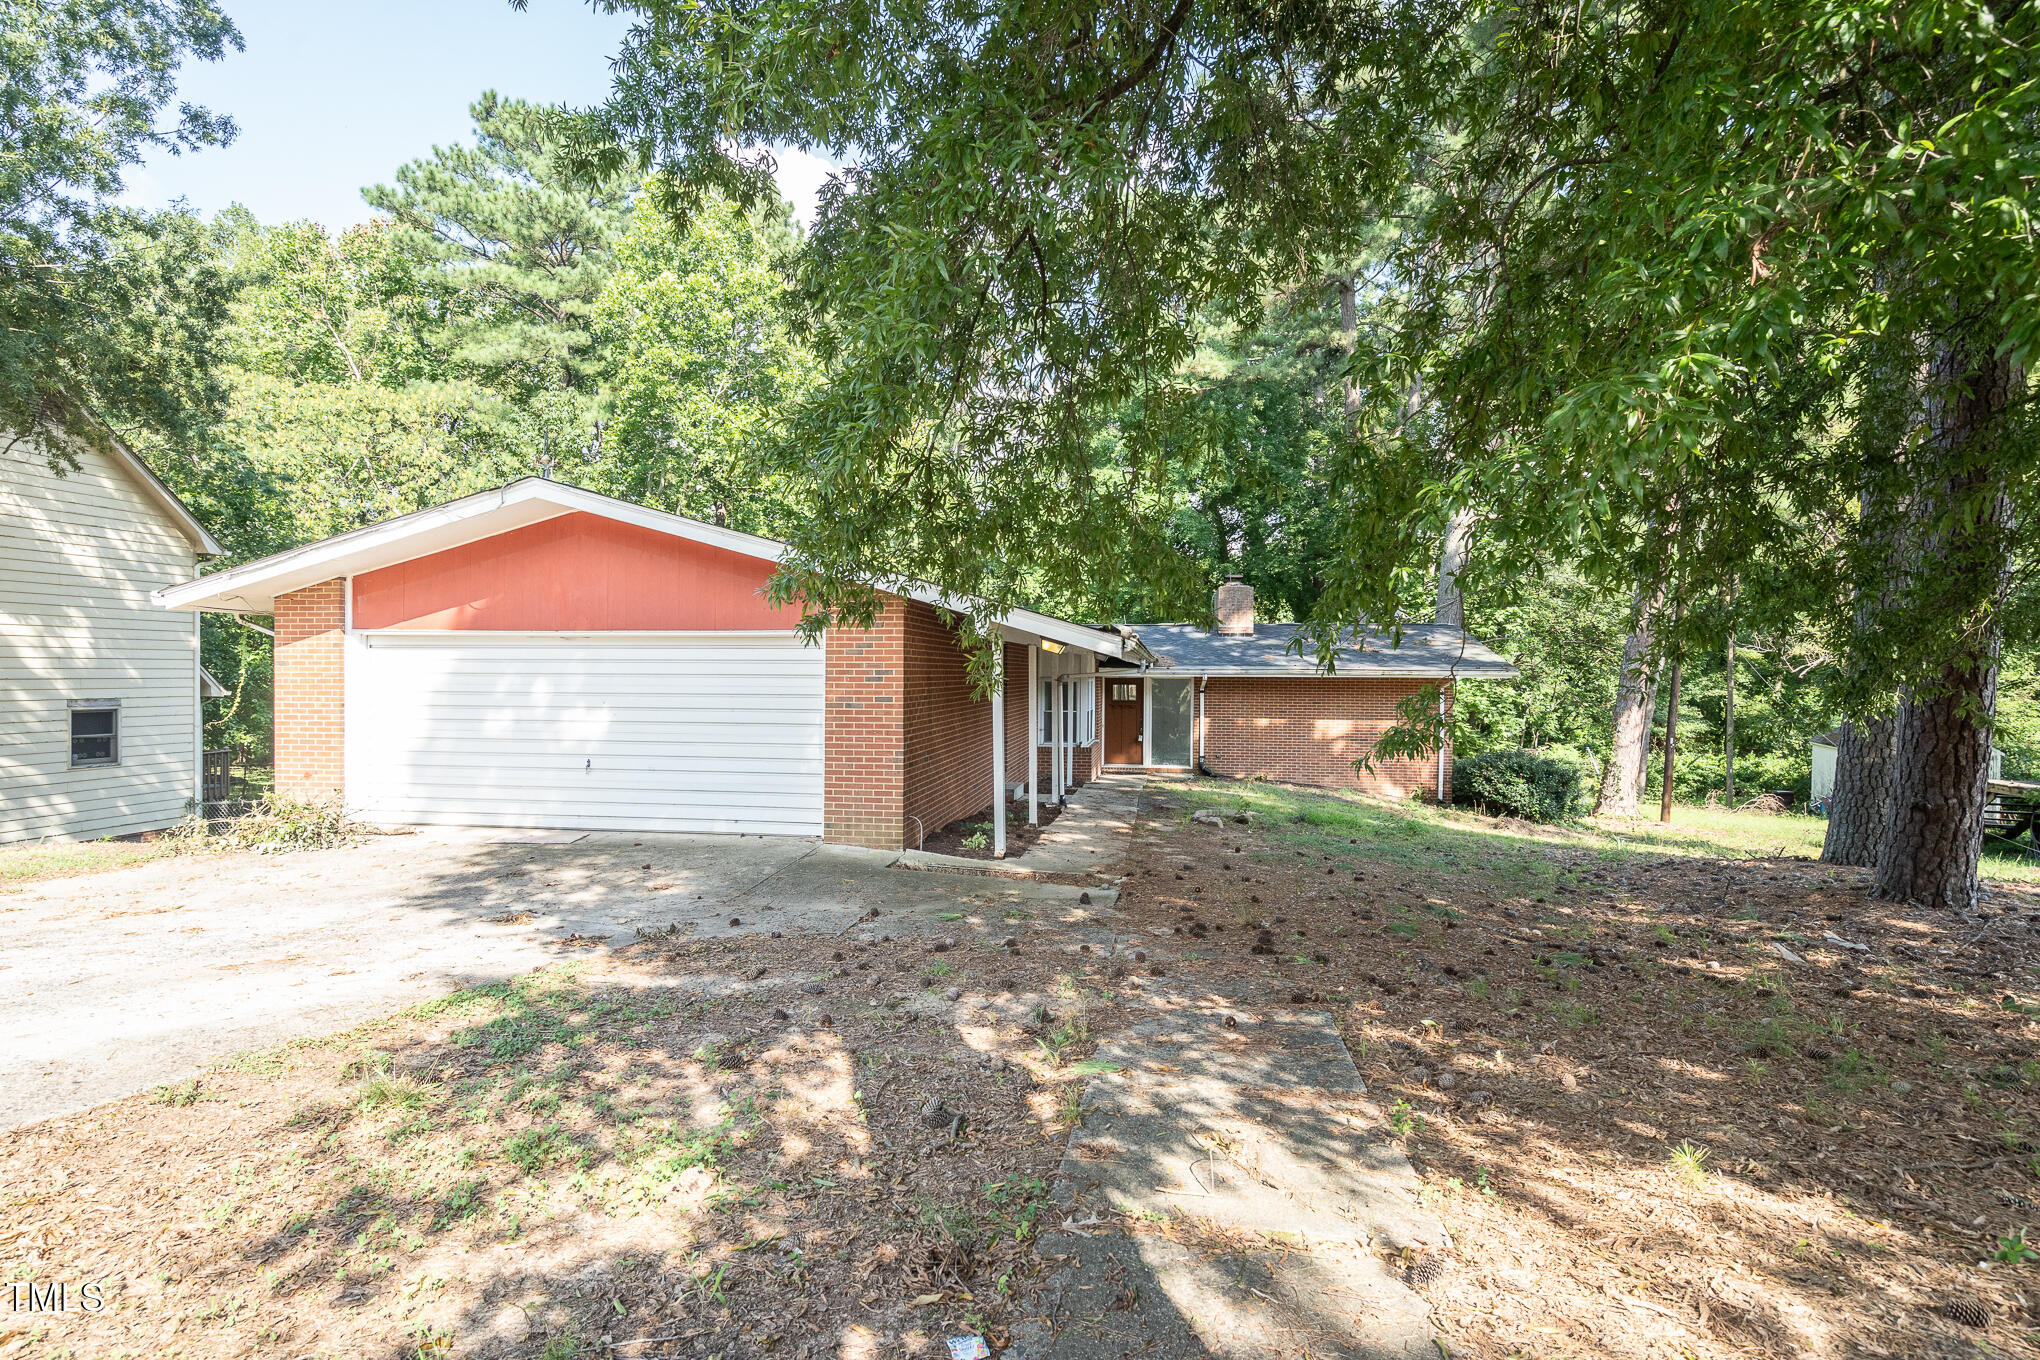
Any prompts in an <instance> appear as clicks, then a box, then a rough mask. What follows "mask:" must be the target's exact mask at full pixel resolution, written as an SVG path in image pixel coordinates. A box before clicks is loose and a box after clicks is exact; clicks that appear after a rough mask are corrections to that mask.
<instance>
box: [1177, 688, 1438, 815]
mask: <svg viewBox="0 0 2040 1360" xmlns="http://www.w3.org/2000/svg"><path fill="white" fill-rule="evenodd" d="M1423 684H1424V682H1423V681H1421V680H1341V679H1337V678H1300V679H1295V680H1273V679H1270V680H1249V679H1225V678H1214V679H1212V680H1211V681H1210V682H1209V683H1208V684H1207V686H1206V688H1205V691H1204V742H1205V746H1204V763H1205V764H1206V765H1207V766H1208V767H1210V769H1211V771H1212V772H1213V773H1214V774H1219V775H1224V776H1226V777H1228V778H1232V779H1253V778H1256V777H1260V778H1267V779H1278V780H1281V781H1283V782H1284V783H1289V784H1311V785H1317V786H1319V787H1328V788H1350V789H1359V790H1361V791H1363V792H1366V793H1373V794H1381V795H1384V796H1387V797H1403V798H1410V797H1414V798H1422V799H1425V800H1427V801H1434V800H1435V799H1436V798H1437V796H1438V757H1436V756H1433V757H1430V758H1428V759H1423V760H1390V761H1383V762H1380V763H1379V764H1378V765H1377V766H1376V767H1375V769H1374V771H1373V772H1372V773H1370V774H1362V773H1361V772H1360V771H1358V770H1356V769H1355V768H1354V767H1353V762H1354V761H1355V760H1357V759H1359V758H1360V757H1361V756H1363V755H1366V754H1367V752H1368V751H1369V750H1370V749H1371V748H1372V746H1373V743H1374V740H1375V739H1376V738H1377V737H1379V736H1380V735H1381V734H1382V733H1383V732H1385V731H1387V730H1388V728H1389V726H1390V725H1392V724H1393V723H1394V722H1395V720H1396V711H1395V706H1396V704H1397V703H1398V702H1399V701H1400V700H1402V699H1405V698H1407V697H1409V696H1410V695H1412V694H1414V693H1416V692H1417V691H1418V690H1419V689H1421V688H1422V687H1423ZM1445 759H1446V760H1447V761H1448V762H1449V761H1450V759H1451V753H1450V751H1449V750H1448V751H1447V752H1446V754H1445ZM1446 768H1447V770H1448V775H1447V778H1448V779H1449V778H1450V774H1449V770H1450V768H1451V767H1450V765H1449V763H1448V765H1447V767H1446Z"/></svg>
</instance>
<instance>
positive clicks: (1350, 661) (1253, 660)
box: [1105, 577, 1516, 801]
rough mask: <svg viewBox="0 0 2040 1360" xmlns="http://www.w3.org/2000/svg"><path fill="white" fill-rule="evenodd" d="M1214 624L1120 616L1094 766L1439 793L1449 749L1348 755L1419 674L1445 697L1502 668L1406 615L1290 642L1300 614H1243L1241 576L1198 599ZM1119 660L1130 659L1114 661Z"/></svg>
mask: <svg viewBox="0 0 2040 1360" xmlns="http://www.w3.org/2000/svg"><path fill="white" fill-rule="evenodd" d="M1212 612H1213V616H1214V617H1215V618H1216V619H1217V621H1218V626H1217V627H1216V628H1215V629H1212V630H1209V631H1207V630H1206V629H1203V628H1198V627H1195V626H1193V625H1190V624H1185V623H1166V624H1137V625H1134V626H1132V627H1128V628H1124V629H1122V630H1121V631H1122V632H1123V633H1125V634H1126V635H1127V637H1128V639H1129V641H1130V642H1131V643H1132V644H1133V645H1132V646H1131V647H1130V648H1129V651H1128V654H1127V658H1126V662H1125V663H1121V664H1119V665H1114V664H1113V663H1107V670H1108V672H1109V673H1108V674H1107V675H1106V677H1105V695H1106V698H1105V768H1106V769H1108V770H1110V769H1113V768H1115V767H1124V768H1143V769H1187V768H1190V767H1192V766H1195V767H1197V768H1199V769H1202V770H1205V771H1207V772H1209V773H1211V774H1216V775H1222V776H1225V777H1228V778H1233V779H1277V780H1282V781H1285V782H1287V783H1292V784H1315V785H1320V786H1328V787H1343V788H1355V789H1360V790H1363V791H1365V792H1368V793H1375V794H1381V795H1385V796H1389V797H1423V798H1430V799H1433V800H1439V801H1442V800H1444V799H1446V798H1449V797H1450V796H1451V779H1452V775H1451V769H1452V753H1451V750H1450V749H1449V747H1448V749H1446V750H1445V751H1443V752H1440V753H1439V754H1437V755H1435V756H1431V757H1428V758H1424V759H1398V760H1384V761H1381V762H1379V763H1378V764H1377V765H1375V766H1374V767H1373V768H1372V769H1370V770H1365V771H1363V770H1361V769H1360V768H1358V767H1357V765H1356V764H1355V762H1356V761H1358V760H1359V759H1360V758H1361V757H1363V756H1365V755H1367V754H1368V752H1369V751H1371V750H1372V749H1373V747H1374V743H1375V741H1376V740H1377V739H1378V738H1379V737H1380V736H1381V735H1382V734H1383V733H1384V732H1386V731H1387V730H1388V728H1389V727H1390V726H1392V725H1393V724H1394V723H1395V722H1396V721H1397V719H1398V718H1399V716H1400V715H1399V713H1398V712H1397V705H1398V704H1400V703H1402V702H1403V701H1405V700H1407V699H1410V698H1412V697H1414V696H1415V695H1416V694H1417V693H1418V692H1419V691H1420V690H1422V689H1423V687H1424V686H1426V685H1437V686H1438V687H1439V693H1440V698H1441V699H1442V700H1443V701H1444V702H1446V703H1449V702H1450V698H1451V694H1452V689H1453V686H1454V685H1455V684H1456V683H1457V682H1458V681H1460V680H1497V679H1507V678H1509V677H1512V676H1514V675H1515V674H1516V669H1515V667H1513V666H1511V665H1509V664H1508V663H1507V662H1506V661H1504V660H1502V658H1501V657H1499V656H1497V655H1495V654H1494V653H1493V652H1492V651H1490V650H1488V648H1487V647H1485V646H1483V645H1482V644H1481V643H1479V642H1477V641H1475V640H1474V639H1473V638H1471V637H1469V636H1467V635H1466V633H1465V632H1463V631H1462V630H1460V629H1458V628H1452V627H1448V626H1446V625H1443V624H1435V623H1423V624H1414V625H1409V626H1406V627H1405V628H1404V629H1403V630H1402V638H1401V642H1400V644H1399V645H1391V644H1390V642H1389V639H1388V638H1386V637H1383V636H1381V635H1379V634H1374V633H1368V634H1360V633H1354V634H1351V635H1349V636H1348V637H1347V638H1346V639H1344V640H1343V645H1342V646H1340V648H1339V649H1338V652H1337V654H1336V656H1335V657H1334V659H1333V665H1334V669H1333V673H1332V674H1330V675H1327V674H1325V673H1324V672H1323V671H1322V670H1320V669H1319V667H1318V657H1317V653H1316V652H1315V651H1314V650H1312V649H1310V648H1309V647H1307V646H1306V647H1304V648H1302V649H1300V650H1299V649H1297V647H1296V645H1295V644H1296V639H1297V634H1298V632H1299V631H1300V625H1298V624H1294V623H1257V622H1256V620H1255V618H1254V591H1253V587H1251V586H1248V585H1245V584H1243V583H1241V582H1240V580H1239V578H1237V577H1234V578H1232V579H1230V580H1228V581H1227V582H1226V583H1225V584H1224V585H1222V586H1220V587H1219V588H1218V591H1217V593H1216V594H1215V595H1214V596H1213V598H1212ZM1128 665H1131V666H1132V669H1127V667H1128Z"/></svg>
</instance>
